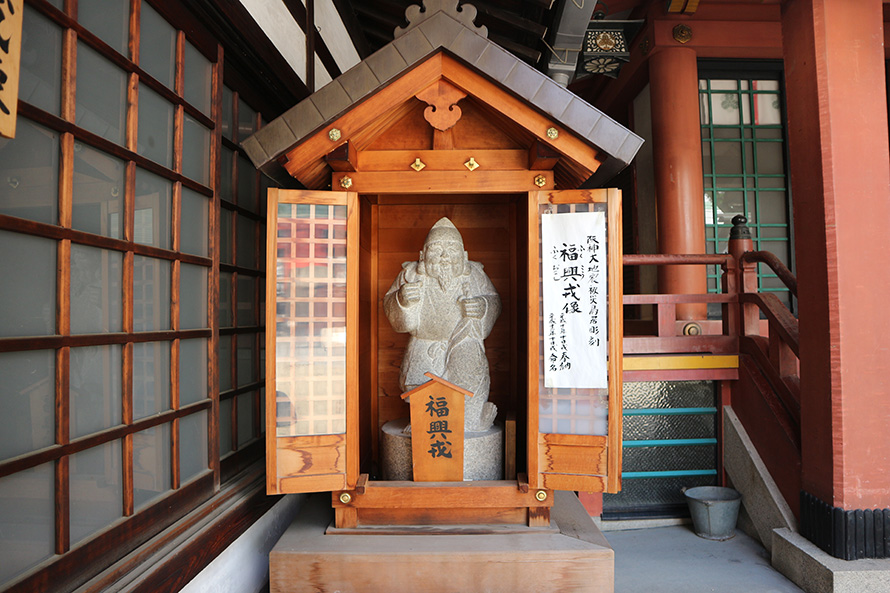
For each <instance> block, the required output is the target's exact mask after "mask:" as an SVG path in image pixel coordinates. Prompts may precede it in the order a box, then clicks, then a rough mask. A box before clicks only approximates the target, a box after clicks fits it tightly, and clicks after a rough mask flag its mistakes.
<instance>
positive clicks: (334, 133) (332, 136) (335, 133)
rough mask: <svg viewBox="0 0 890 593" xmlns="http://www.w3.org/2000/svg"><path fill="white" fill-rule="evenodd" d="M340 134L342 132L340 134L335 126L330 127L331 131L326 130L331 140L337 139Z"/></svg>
mask: <svg viewBox="0 0 890 593" xmlns="http://www.w3.org/2000/svg"><path fill="white" fill-rule="evenodd" d="M340 136H342V134H340V130H338V129H337V128H331V131H330V132H328V138H330V139H331V141H332V142H336V141H337V140H339V139H340Z"/></svg>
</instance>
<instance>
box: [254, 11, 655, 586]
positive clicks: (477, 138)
mask: <svg viewBox="0 0 890 593" xmlns="http://www.w3.org/2000/svg"><path fill="white" fill-rule="evenodd" d="M431 4H432V5H433V8H431V6H430V5H431ZM440 4H442V5H448V4H455V5H456V2H444V3H442V2H434V3H431V2H427V11H426V12H425V13H422V14H419V15H417V16H416V17H415V20H412V22H411V24H410V25H409V27H408V29H407V30H406V31H403V32H402V33H403V34H402V35H401V36H399V37H398V38H397V39H396V40H395V41H394V42H393V44H391V45H390V46H387V47H385V48H383V49H382V50H380V52H378V53H377V54H375V55H374V56H371V57H370V58H368V59H367V60H366V61H365V62H362V63H360V64H359V65H358V66H356V67H355V68H353V69H352V70H350V71H349V72H347V73H345V74H344V75H343V76H341V77H340V78H338V79H337V80H335V81H334V82H332V83H331V84H329V85H328V86H326V87H324V88H323V89H321V90H320V91H318V92H317V93H315V95H313V96H311V97H310V98H308V99H306V100H305V101H303V102H302V103H300V104H299V105H297V106H296V107H295V108H294V109H292V110H291V111H289V112H287V113H286V114H284V115H283V116H282V117H281V118H279V119H278V120H275V121H273V122H271V123H270V124H269V126H267V127H266V128H264V129H263V130H261V131H260V132H259V133H257V134H256V135H255V136H254V137H252V138H250V139H249V140H248V142H246V143H245V148H246V149H247V150H248V151H249V152H251V153H252V155H253V158H254V160H255V161H256V162H257V164H259V165H260V166H262V167H263V168H264V170H265V171H266V172H267V173H269V174H270V175H273V176H277V177H279V178H282V177H283V176H284V173H283V172H284V171H286V173H287V175H289V176H291V177H292V178H294V179H296V180H297V181H299V183H301V184H302V185H303V186H305V187H306V188H308V189H306V190H286V189H272V190H270V191H269V196H268V213H269V214H268V229H269V232H268V244H267V289H266V311H267V328H268V331H267V345H266V360H267V370H266V381H267V388H266V397H267V406H266V409H267V431H266V434H267V484H268V488H267V489H268V492H269V493H270V494H277V493H293V492H319V491H330V492H332V497H331V500H332V505H333V507H334V511H335V520H334V522H333V525H330V526H329V528H328V532H329V533H337V534H346V533H353V534H354V533H377V534H379V533H417V532H418V531H420V532H423V531H424V530H425V529H426V530H428V531H429V532H430V533H440V532H441V530H442V529H448V527H447V526H452V528H453V529H458V530H461V529H462V530H465V531H463V532H466V533H470V532H471V533H496V532H499V530H500V532H503V530H504V529H505V528H509V529H510V530H519V532H521V531H522V530H535V529H539V530H543V531H544V532H548V533H551V535H552V532H553V530H554V529H555V528H554V527H553V526H552V525H551V519H552V517H551V509H552V507H553V503H554V492H553V491H554V490H583V491H595V492H615V491H617V490H618V489H619V487H620V469H621V413H620V410H621V381H620V378H621V335H622V309H621V305H620V303H621V294H622V292H621V267H620V257H621V254H620V245H621V215H620V192H618V191H617V190H607V189H575V188H578V187H579V186H581V185H582V184H583V183H585V182H588V183H589V180H591V179H594V180H597V179H602V178H604V176H605V177H607V176H608V174H609V173H610V172H611V173H614V172H615V171H617V170H618V169H620V168H621V167H623V166H624V165H625V164H626V163H627V162H628V161H629V160H630V158H632V156H633V154H634V153H635V152H636V149H637V148H638V147H639V145H640V143H641V141H640V140H639V138H638V137H636V136H634V135H633V134H631V133H630V132H628V131H627V130H625V129H624V128H622V127H621V126H619V125H618V124H616V123H615V122H614V121H612V120H610V119H609V118H608V117H606V116H605V115H603V114H601V113H600V112H599V111H597V110H596V109H594V108H593V107H591V106H589V105H587V104H586V103H584V102H583V101H581V100H580V99H578V98H577V97H575V96H574V95H572V94H571V93H569V92H568V91H567V90H565V89H564V88H563V87H560V86H559V85H557V84H556V83H555V82H554V81H552V80H550V79H549V78H547V77H546V76H544V75H542V74H541V73H539V72H537V71H535V70H533V69H532V68H530V67H528V66H526V65H525V64H524V63H521V62H520V61H518V60H517V59H516V58H515V57H513V56H512V55H510V54H508V53H507V52H504V51H503V50H501V49H500V48H498V47H497V46H495V45H494V44H493V43H491V42H490V41H488V40H487V39H486V38H485V37H484V30H482V31H480V30H478V29H476V28H475V27H473V26H472V23H471V22H468V23H466V22H463V21H461V19H466V18H469V20H470V21H471V20H472V15H471V14H470V15H469V16H468V14H467V13H469V12H471V11H469V10H467V8H468V7H467V6H466V5H465V7H464V10H463V11H462V12H461V13H456V12H454V10H453V7H452V10H451V11H450V12H449V10H448V9H447V8H448V7H447V6H446V7H445V8H444V9H443V8H441V7H439V6H438V5H440ZM409 13H410V11H409ZM554 114H555V115H554ZM579 130H580V131H581V133H579ZM598 138H599V139H598ZM328 188H331V189H330V190H329V189H328ZM595 211H597V212H601V213H603V216H604V217H605V220H606V226H607V229H608V251H607V261H604V262H603V264H604V266H606V267H607V274H608V294H607V302H608V323H607V327H608V342H607V344H608V346H607V347H608V367H607V368H608V371H607V374H608V383H607V384H608V388H607V389H583V388H577V389H556V388H545V387H544V377H543V373H544V360H543V354H542V353H543V340H544V336H542V335H541V334H542V328H543V324H542V306H543V305H542V298H541V289H540V283H541V278H540V269H541V253H540V252H541V237H540V225H541V216H542V214H544V213H549V212H554V213H555V212H560V213H564V212H595ZM443 216H447V217H448V218H450V220H451V221H452V222H453V223H454V225H455V226H456V227H457V228H458V229H460V232H461V233H462V236H463V241H464V248H465V250H466V252H467V253H468V254H469V257H470V259H473V260H476V261H478V262H480V263H482V264H483V265H484V268H485V271H486V273H487V274H488V276H489V277H490V278H491V281H492V283H493V284H494V285H495V287H496V289H497V292H498V294H499V295H500V298H501V301H502V306H503V309H502V312H501V315H500V318H499V319H498V321H497V322H496V324H495V326H494V328H493V330H492V331H491V334H490V336H489V337H488V339H487V340H486V346H485V349H486V355H487V358H488V362H489V367H490V369H491V391H490V401H492V402H493V403H495V404H496V405H497V408H498V410H499V411H498V415H497V420H496V422H497V423H499V424H500V425H502V426H504V427H505V434H506V439H505V440H506V442H505V450H504V473H503V476H504V479H502V480H494V481H491V480H485V481H461V480H458V481H437V482H425V481H384V480H381V479H380V473H379V462H380V457H379V456H380V437H379V432H380V428H381V427H382V426H383V425H384V424H385V423H387V422H388V421H390V420H394V419H397V418H403V417H407V416H408V415H409V409H408V404H407V403H406V402H405V401H403V399H402V397H401V396H402V395H403V394H402V393H401V390H400V388H399V364H400V361H401V358H402V354H403V351H404V349H405V344H406V341H407V339H406V336H405V335H404V334H398V333H396V332H395V331H393V329H392V328H391V327H390V324H389V322H388V320H387V318H386V316H385V315H384V314H383V307H382V300H383V296H384V294H385V293H386V291H387V289H388V288H389V286H390V284H391V283H392V281H393V279H394V278H395V277H396V275H397V274H398V273H399V271H400V269H401V264H402V262H406V261H411V260H416V259H417V254H418V250H420V249H421V248H422V246H423V243H424V237H425V236H426V233H427V231H428V230H429V228H430V226H431V225H432V224H433V223H434V222H436V221H437V220H438V219H439V218H441V217H443ZM604 327H605V326H604ZM273 328H274V330H273ZM576 502H577V500H576ZM468 529H469V531H466V530H468ZM438 537H441V536H438ZM608 555H609V557H610V558H611V550H608ZM273 558H274V555H273ZM273 572H274V571H273ZM609 575H611V572H609ZM610 579H611V577H610ZM273 580H274V578H273Z"/></svg>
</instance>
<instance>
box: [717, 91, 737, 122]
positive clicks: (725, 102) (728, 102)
mask: <svg viewBox="0 0 890 593" xmlns="http://www.w3.org/2000/svg"><path fill="white" fill-rule="evenodd" d="M711 114H712V117H713V121H712V123H713V125H719V126H725V125H738V123H739V96H738V95H737V94H735V93H713V94H712V95H711Z"/></svg>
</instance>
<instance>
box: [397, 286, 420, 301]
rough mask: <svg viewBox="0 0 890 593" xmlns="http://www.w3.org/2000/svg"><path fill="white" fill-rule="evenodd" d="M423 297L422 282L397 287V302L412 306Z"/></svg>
mask: <svg viewBox="0 0 890 593" xmlns="http://www.w3.org/2000/svg"><path fill="white" fill-rule="evenodd" d="M421 297H423V282H422V281H418V282H406V283H404V284H402V285H401V286H400V287H399V302H400V303H401V304H402V305H412V304H414V303H416V302H418V301H420V299H421Z"/></svg>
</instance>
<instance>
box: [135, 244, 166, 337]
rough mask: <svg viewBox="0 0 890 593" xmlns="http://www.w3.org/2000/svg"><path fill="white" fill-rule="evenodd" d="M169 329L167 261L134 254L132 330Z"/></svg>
mask: <svg viewBox="0 0 890 593" xmlns="http://www.w3.org/2000/svg"><path fill="white" fill-rule="evenodd" d="M163 329H170V262H169V261H166V260H160V259H154V258H151V257H145V256H143V255H137V256H134V258H133V331H158V330H163Z"/></svg>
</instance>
